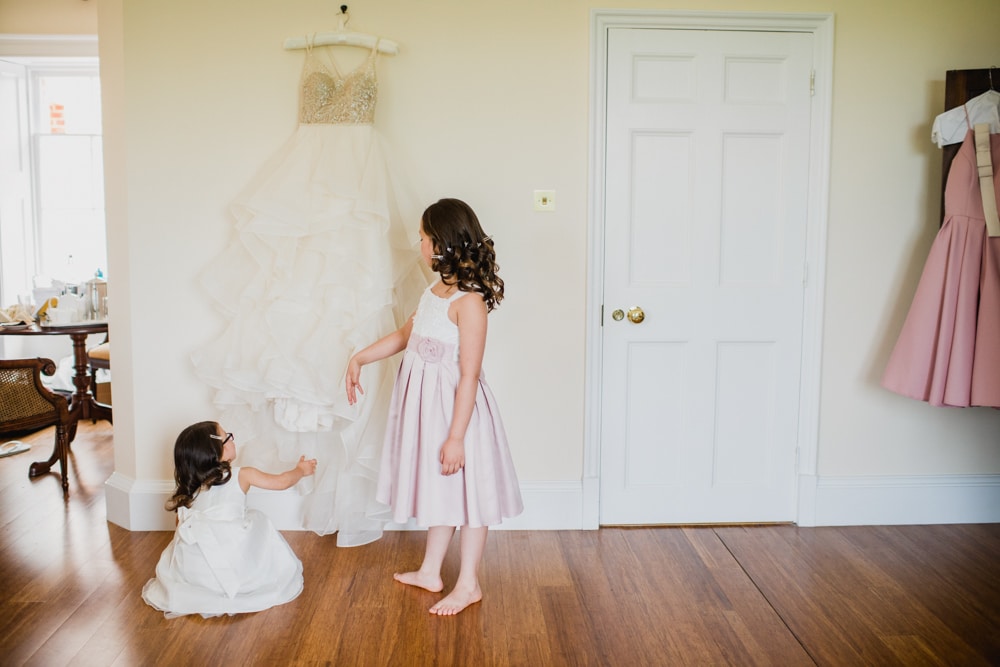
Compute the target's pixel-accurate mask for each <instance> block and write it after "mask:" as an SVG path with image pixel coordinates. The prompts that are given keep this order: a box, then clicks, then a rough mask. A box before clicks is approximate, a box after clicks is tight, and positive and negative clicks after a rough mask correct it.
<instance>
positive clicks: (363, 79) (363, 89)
mask: <svg viewBox="0 0 1000 667" xmlns="http://www.w3.org/2000/svg"><path fill="white" fill-rule="evenodd" d="M314 51H315V49H314V48H312V47H309V48H307V49H306V60H305V64H304V65H303V69H302V99H301V108H300V109H299V122H300V123H309V124H316V123H326V124H339V125H370V124H372V123H373V122H375V100H376V97H377V94H378V81H377V80H376V78H375V56H376V54H377V53H378V43H376V44H375V47H374V48H372V52H371V53H370V54H369V56H368V58H367V59H366V60H365V62H363V63H362V64H361V66H360V67H358V68H357V69H355V70H354V71H353V72H350V73H348V74H346V75H341V74H340V72H339V71H337V67H336V64H334V63H333V61H332V60H331V61H330V65H329V66H327V65H326V64H325V63H323V62H321V61H320V59H319V58H318V57H317V55H316V53H315V52H314Z"/></svg>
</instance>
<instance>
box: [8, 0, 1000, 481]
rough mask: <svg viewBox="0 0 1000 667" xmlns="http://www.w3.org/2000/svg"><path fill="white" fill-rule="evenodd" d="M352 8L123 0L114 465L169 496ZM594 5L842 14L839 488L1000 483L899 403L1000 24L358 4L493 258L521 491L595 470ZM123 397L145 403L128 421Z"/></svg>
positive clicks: (986, 14)
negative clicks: (200, 354)
mask: <svg viewBox="0 0 1000 667" xmlns="http://www.w3.org/2000/svg"><path fill="white" fill-rule="evenodd" d="M4 1H5V2H6V0H4ZM334 7H335V6H334V5H333V4H331V3H329V2H327V1H326V0H286V1H285V2H282V3H280V6H279V4H278V3H275V2H273V0H249V1H248V0H241V1H240V2H236V0H216V1H215V2H212V3H204V2H197V1H196V0H170V1H167V0H102V2H101V3H100V12H101V17H100V19H101V20H100V25H101V36H102V53H101V55H102V63H103V67H104V68H106V69H105V70H104V72H105V73H103V75H104V76H105V79H106V80H105V86H106V94H105V105H106V107H107V108H106V110H105V113H106V118H108V119H112V120H114V122H113V123H111V124H109V125H108V126H106V128H105V133H106V136H107V137H108V141H109V142H111V151H110V152H112V153H115V154H116V156H115V157H110V158H109V164H108V172H107V175H108V180H109V184H110V186H109V189H110V191H111V193H113V195H112V196H111V197H110V198H109V227H110V229H111V234H112V236H113V237H114V238H116V239H119V240H117V241H115V242H114V243H113V244H112V247H111V266H110V268H111V271H112V273H113V276H114V278H115V280H116V282H118V283H119V285H120V286H119V287H117V288H115V287H113V288H112V289H113V290H115V291H113V294H114V302H115V306H116V309H117V312H116V313H115V320H114V321H113V324H112V326H113V330H112V331H113V337H115V338H116V339H121V338H126V337H127V338H128V339H129V342H128V343H126V345H128V344H130V345H131V346H132V349H131V353H132V355H131V362H129V361H125V360H122V361H120V362H119V357H117V356H116V394H115V400H116V409H117V411H125V412H129V411H131V414H132V417H133V418H134V422H133V424H134V426H132V425H131V424H127V423H126V424H123V423H122V422H121V421H120V420H118V419H116V428H115V431H116V450H117V451H122V450H126V451H134V458H131V457H128V458H117V459H116V466H117V467H118V469H119V471H122V472H124V473H125V474H127V475H130V476H135V477H136V478H137V479H147V480H166V479H169V478H170V476H171V469H172V466H171V462H170V444H171V442H172V439H173V437H174V435H175V434H176V433H177V431H178V430H179V429H180V428H181V427H183V426H184V425H186V424H187V423H189V422H191V421H194V420H196V419H200V418H203V417H211V416H212V414H211V409H210V405H209V401H208V393H207V391H206V390H205V389H204V387H202V386H201V385H200V383H199V382H198V381H197V379H196V378H195V377H194V375H193V373H192V371H191V366H190V362H189V361H188V359H189V356H190V353H191V352H192V351H193V350H194V349H195V348H196V347H198V345H199V344H201V343H202V342H204V340H205V339H206V337H208V336H211V335H212V333H213V332H215V331H217V330H218V328H219V326H220V325H221V323H220V321H219V320H218V318H217V317H216V316H215V314H214V313H212V312H211V309H210V306H209V304H208V303H207V302H206V300H205V299H204V297H203V296H202V295H201V294H200V292H199V291H198V289H197V287H196V285H195V276H196V274H197V272H198V271H199V270H200V269H201V268H202V267H203V266H205V265H206V264H207V263H208V262H211V261H212V260H213V259H214V258H215V257H216V256H217V254H218V253H219V251H220V250H221V249H222V247H223V246H224V244H225V242H226V240H227V239H228V238H229V234H230V233H231V224H230V220H229V218H228V217H227V215H226V205H227V203H228V202H229V201H230V200H231V199H232V197H233V196H234V195H235V194H236V193H237V192H238V191H239V190H240V189H241V188H242V186H243V185H244V184H245V183H246V182H247V181H248V179H249V178H250V177H251V175H252V174H253V173H254V171H255V170H256V169H257V168H258V167H259V166H260V165H261V164H262V163H263V161H264V160H265V159H266V158H267V157H268V156H269V155H270V154H271V153H272V152H273V151H274V150H275V149H276V148H277V147H278V146H279V145H280V144H281V143H282V142H283V141H284V140H285V139H286V138H287V137H288V136H289V134H290V133H291V131H292V128H293V127H294V125H295V122H296V85H297V82H298V72H299V67H300V65H301V60H302V53H301V52H285V51H283V50H282V48H281V42H282V40H283V39H284V38H285V37H288V36H293V35H299V34H302V33H304V32H307V31H314V30H323V29H326V28H330V27H333V25H334V24H335V20H334V15H333V12H334V11H335V9H334ZM595 7H602V8H608V7H611V8H623V9H624V8H658V9H692V10H720V11H722V10H725V11H733V10H739V11H751V10H753V11H767V12H792V11H794V12H833V13H834V15H835V20H836V23H835V58H834V77H835V78H834V92H833V123H832V131H833V146H832V164H831V170H830V174H831V176H830V179H831V180H830V206H829V234H828V247H827V250H828V255H827V275H826V297H825V299H826V302H825V307H826V311H825V315H824V317H825V319H824V336H823V346H824V347H823V371H822V399H821V406H820V433H819V469H818V473H819V474H820V475H828V476H866V475H938V474H961V473H976V474H985V473H993V474H997V473H1000V442H998V437H1000V436H998V434H1000V412H998V411H994V410H985V409H970V410H948V409H940V408H931V407H929V406H927V405H925V404H922V403H919V402H916V401H913V400H909V399H904V398H902V397H898V396H896V395H894V394H891V393H889V392H886V391H885V390H883V389H881V388H880V387H879V386H878V378H879V375H880V373H881V370H882V367H883V366H884V364H885V361H886V359H887V357H888V354H889V350H890V349H891V346H892V344H893V342H894V339H895V336H896V334H897V333H898V330H899V328H900V326H901V324H902V320H903V318H904V316H905V313H906V309H907V307H908V305H909V300H910V298H911V297H912V294H913V290H914V288H915V286H916V281H917V279H918V277H919V274H920V270H921V268H922V264H923V260H924V258H925V257H926V254H927V250H928V249H929V247H930V243H931V241H932V240H933V237H934V234H935V232H936V230H937V226H938V220H937V217H938V213H937V212H938V206H939V197H940V186H939V180H940V152H939V150H938V149H937V148H936V147H934V146H933V145H932V144H931V143H930V140H929V134H930V123H931V121H932V120H933V118H934V116H935V115H936V114H937V113H939V112H940V111H941V110H942V105H943V87H944V77H945V71H946V70H948V69H962V68H971V67H984V66H988V65H990V64H1000V43H998V42H997V41H996V39H995V34H994V33H995V26H997V25H1000V3H987V2H982V1H981V0H954V1H953V2H950V3H949V5H948V18H947V21H942V20H941V18H940V9H939V7H940V5H939V3H938V2H937V1H936V0H914V1H909V2H881V3H872V2H870V1H862V0H825V1H822V2H821V1H818V0H787V1H785V2H767V1H764V0H747V1H739V2H738V1H736V0H731V1H729V2H721V1H720V2H698V1H697V0H687V2H682V1H675V2H636V1H634V0H633V1H621V0H608V1H606V2H600V3H596V2H579V1H574V0H548V1H546V2H544V3H539V2H533V1H531V0H510V1H509V2H504V3H479V2H468V1H467V0H425V1H423V2H419V3H415V2H413V1H412V0H369V1H368V2H365V3H356V4H353V5H352V13H353V16H354V18H353V22H352V26H353V27H355V28H357V29H360V30H365V31H369V32H376V33H380V34H384V35H386V36H389V37H391V38H392V39H395V40H397V41H398V42H399V43H400V44H401V46H402V50H401V53H400V55H399V56H397V57H395V58H385V59H383V60H382V61H381V64H380V72H379V74H380V81H381V86H382V87H381V90H380V106H379V110H378V118H377V125H378V126H379V127H380V128H381V129H382V131H383V132H384V133H385V134H386V136H387V137H388V138H389V140H390V143H391V144H392V145H393V147H394V149H395V152H396V154H397V155H399V156H400V157H401V158H402V159H403V160H404V161H405V162H407V163H409V164H410V165H412V166H413V168H414V169H415V171H416V172H417V173H419V175H420V176H421V178H422V180H423V181H424V183H425V192H426V193H427V199H428V201H431V200H433V199H435V198H437V197H439V196H444V195H453V196H460V197H462V198H465V199H466V200H468V201H469V202H470V203H471V204H472V205H473V206H474V208H476V210H477V211H478V212H479V213H480V215H481V217H482V218H483V221H484V224H485V225H486V227H487V228H488V229H489V230H490V231H491V232H493V233H494V234H495V236H496V240H497V247H498V252H499V259H500V263H501V266H502V275H503V277H504V278H505V280H506V281H507V282H508V285H509V291H508V297H509V298H508V300H507V301H505V302H504V304H503V306H502V307H501V308H500V309H499V310H498V311H497V312H496V313H495V314H494V315H493V316H492V317H491V331H490V340H489V346H488V351H487V359H486V369H487V372H488V373H489V376H490V380H491V383H492V385H493V386H494V389H495V391H496V393H497V396H498V399H499V401H500V403H501V405H502V407H503V410H504V416H505V420H506V422H507V425H508V428H509V431H510V436H511V442H512V447H513V450H514V456H515V460H516V463H517V466H518V469H519V473H520V474H521V477H522V479H524V480H526V481H531V480H549V481H558V480H567V481H572V480H577V481H578V480H579V479H580V477H581V472H582V451H583V443H582V441H583V429H584V394H583V388H582V382H583V366H584V343H585V341H584V333H583V332H584V322H585V318H586V317H587V315H588V314H587V313H586V312H585V299H586V293H585V289H586V284H585V280H586V275H587V274H586V271H587V267H586V261H587V247H586V233H587V216H588V211H587V196H588V192H587V187H588V181H587V173H588V165H587V159H588V141H589V127H588V122H589V119H588V105H589V94H590V93H589V76H590V73H589V25H590V23H589V22H590V10H591V9H592V8H595ZM904 10H905V11H904ZM2 16H3V13H2V12H0V17H2ZM119 26H120V31H119ZM121 31H123V33H124V38H122V34H121ZM105 38H107V41H108V43H109V45H114V46H113V47H112V46H109V48H108V50H106V49H105V44H104V42H105ZM120 49H123V50H120ZM114 77H118V80H113V79H114ZM535 188H545V189H555V190H556V191H557V202H558V204H557V211H556V212H555V213H550V214H540V213H535V212H533V211H532V210H531V191H532V190H533V189H535ZM415 224H416V221H414V225H415ZM122 239H123V240H122ZM123 283H127V285H128V288H127V291H126V288H125V287H123V286H121V285H122V284H123ZM129 363H131V367H129ZM119 374H127V375H128V379H127V380H126V381H127V382H130V383H132V386H131V391H129V392H128V393H127V394H126V395H125V396H124V397H123V398H120V397H119V393H118V382H119ZM116 456H118V454H116Z"/></svg>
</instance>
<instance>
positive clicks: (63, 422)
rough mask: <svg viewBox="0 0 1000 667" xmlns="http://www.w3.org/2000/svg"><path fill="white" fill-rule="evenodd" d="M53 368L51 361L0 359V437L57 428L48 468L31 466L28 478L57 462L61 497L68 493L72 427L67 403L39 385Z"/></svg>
mask: <svg viewBox="0 0 1000 667" xmlns="http://www.w3.org/2000/svg"><path fill="white" fill-rule="evenodd" d="M55 372H56V365H55V363H54V362H53V361H52V360H51V359H41V358H39V359H10V360H6V359H5V360H0V435H5V434H8V433H19V432H21V433H23V432H25V431H34V430H38V429H40V428H43V427H45V426H53V425H54V426H55V427H56V443H55V449H54V450H53V452H52V459H51V460H50V461H49V465H48V466H45V465H44V464H40V463H33V464H32V465H31V467H30V468H29V469H28V476H29V477H37V476H39V475H42V474H44V473H45V472H47V471H48V470H49V467H50V466H51V464H52V463H54V462H55V459H57V458H58V459H59V466H60V471H61V472H62V487H63V494H64V495H67V494H68V493H69V480H68V476H67V473H68V470H67V469H66V457H67V454H68V453H69V433H70V427H71V424H72V422H71V420H70V413H69V404H68V403H67V401H66V399H65V398H64V397H62V396H60V395H59V394H56V393H54V392H52V391H50V390H49V389H48V388H47V387H46V386H45V385H44V384H42V373H45V374H46V375H52V374H53V373H55Z"/></svg>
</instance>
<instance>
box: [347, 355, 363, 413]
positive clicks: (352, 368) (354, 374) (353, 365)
mask: <svg viewBox="0 0 1000 667" xmlns="http://www.w3.org/2000/svg"><path fill="white" fill-rule="evenodd" d="M346 383H347V402H348V404H350V405H354V404H355V403H357V402H358V396H357V394H356V393H355V391H357V392H360V393H361V394H364V393H365V390H364V389H362V388H361V364H360V363H358V355H354V356H353V357H351V360H350V361H348V362H347V379H346Z"/></svg>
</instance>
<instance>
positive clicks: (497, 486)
mask: <svg viewBox="0 0 1000 667" xmlns="http://www.w3.org/2000/svg"><path fill="white" fill-rule="evenodd" d="M458 377H459V371H458V361H457V359H456V355H455V346H454V345H451V344H448V343H444V342H442V341H439V340H436V339H433V338H423V337H421V336H417V335H411V336H410V340H409V342H408V344H407V347H406V351H405V352H404V353H403V360H402V362H401V364H400V367H399V373H398V374H397V376H396V385H395V388H394V390H393V394H392V402H391V403H390V405H389V419H388V423H387V425H386V433H385V445H384V447H383V449H382V466H381V468H380V470H379V482H378V493H377V495H376V498H377V499H378V500H379V502H382V503H385V504H387V505H389V506H390V507H391V508H392V520H393V521H395V522H396V523H406V522H407V521H408V520H409V519H411V518H414V519H416V522H417V525H419V526H423V527H428V526H471V527H479V526H492V525H496V524H499V523H500V522H501V521H502V520H503V519H505V518H511V517H514V516H517V515H518V514H520V513H521V512H522V511H523V509H524V505H523V503H522V501H521V491H520V485H519V484H518V480H517V474H516V473H515V471H514V463H513V460H512V459H511V456H510V449H509V447H508V445H507V435H506V433H505V432H504V428H503V423H502V421H501V419H500V412H499V410H498V409H497V405H496V399H495V398H494V397H493V392H492V391H490V388H489V385H487V384H486V380H485V378H483V377H480V378H479V388H478V390H477V392H476V403H475V407H474V408H473V411H472V419H471V420H470V422H469V427H468V429H467V430H466V432H465V468H464V469H463V470H460V471H459V472H457V473H455V474H453V475H442V474H441V462H440V460H439V459H438V456H439V454H440V451H441V445H443V444H444V441H445V439H446V438H447V437H448V430H449V428H450V427H451V420H452V414H453V410H454V407H455V390H456V388H457V386H458Z"/></svg>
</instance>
